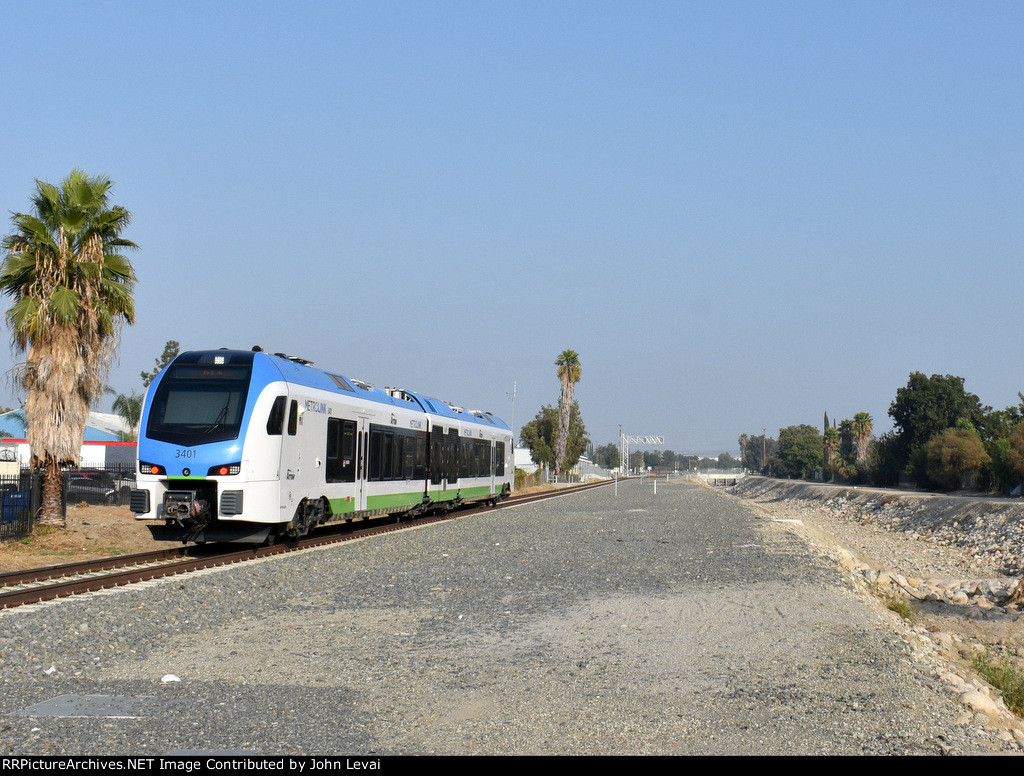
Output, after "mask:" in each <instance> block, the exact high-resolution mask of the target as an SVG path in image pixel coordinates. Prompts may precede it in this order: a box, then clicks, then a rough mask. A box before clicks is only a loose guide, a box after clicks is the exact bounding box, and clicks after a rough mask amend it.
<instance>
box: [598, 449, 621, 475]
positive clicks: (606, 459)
mask: <svg viewBox="0 0 1024 776" xmlns="http://www.w3.org/2000/svg"><path fill="white" fill-rule="evenodd" d="M620 461H621V457H620V453H619V446H618V445H614V444H611V443H609V444H607V445H601V446H600V447H598V448H597V449H596V450H595V451H594V463H596V464H597V465H598V466H600V467H602V468H604V469H618V468H619V463H620Z"/></svg>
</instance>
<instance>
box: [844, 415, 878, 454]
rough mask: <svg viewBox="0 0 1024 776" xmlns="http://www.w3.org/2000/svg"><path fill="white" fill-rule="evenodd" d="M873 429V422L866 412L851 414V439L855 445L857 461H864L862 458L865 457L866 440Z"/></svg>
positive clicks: (869, 438)
mask: <svg viewBox="0 0 1024 776" xmlns="http://www.w3.org/2000/svg"><path fill="white" fill-rule="evenodd" d="M874 429H875V427H874V422H873V421H872V419H871V416H870V415H869V414H868V413H866V412H858V413H857V414H856V415H854V416H853V423H852V424H851V426H850V430H851V431H853V441H854V443H855V444H856V445H857V463H864V459H865V458H867V456H868V442H869V441H870V440H871V432H872V431H874Z"/></svg>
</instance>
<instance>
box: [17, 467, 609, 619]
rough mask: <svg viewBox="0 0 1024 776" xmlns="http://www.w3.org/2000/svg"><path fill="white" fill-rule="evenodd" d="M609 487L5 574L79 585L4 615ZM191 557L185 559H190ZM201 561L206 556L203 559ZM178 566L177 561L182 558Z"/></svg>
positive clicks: (20, 601)
mask: <svg viewBox="0 0 1024 776" xmlns="http://www.w3.org/2000/svg"><path fill="white" fill-rule="evenodd" d="M608 482H609V481H605V480H603V481H600V482H597V483H589V484H586V485H580V486H573V487H568V488H561V489H558V490H553V491H544V492H542V493H532V494H528V495H522V496H513V497H511V498H509V499H508V500H506V501H502V502H500V503H498V504H497V505H494V506H492V505H490V504H485V505H482V506H475V507H469V508H466V509H460V510H453V511H451V512H445V513H442V514H437V515H426V516H423V517H417V518H406V519H401V518H392V519H391V520H389V521H386V522H385V521H381V520H374V521H373V524H372V525H369V526H366V527H363V526H361V525H360V527H358V528H355V527H353V526H352V525H351V524H343V525H341V526H335V527H334V530H330V529H331V526H327V527H325V529H323V530H321V531H318V532H317V533H316V534H315V535H313V536H310V537H306V538H304V539H300V540H296V541H290V542H283V543H278V544H273V545H269V546H266V547H263V546H261V547H249V548H246V549H241V550H232V551H231V552H226V553H218V554H214V555H208V556H205V557H196V556H195V553H196V552H197V551H196V548H194V547H179V548H174V549H170V550H155V551H153V552H143V553H134V554H131V555H119V556H117V557H113V558H103V559H99V560H93V561H79V562H75V563H65V564H61V565H59V566H47V567H44V568H39V569H30V570H27V571H24V572H21V571H14V572H7V573H4V574H0V586H6V587H12V586H13V585H24V584H31V583H33V582H39V581H46V580H51V579H61V578H62V577H69V576H74V577H78V578H74V579H61V581H58V582H52V583H50V584H46V585H35V586H33V587H27V588H24V589H16V590H7V591H4V590H0V610H2V609H8V608H14V607H17V606H25V605H27V604H33V603H40V602H43V601H52V600H55V599H58V598H66V597H68V596H73V595H80V594H83V593H92V592H97V591H99V590H105V589H107V588H113V587H122V586H124V585H129V584H134V583H137V582H147V581H149V580H153V579H160V578H162V577H169V576H176V575H178V574H186V573H189V572H192V571H199V570H201V569H207V568H216V567H218V566H226V565H231V564H235V563H243V562H246V561H250V560H256V559H258V558H267V557H272V556H274V555H281V554H284V553H289V552H297V551H299V550H305V549H311V548H314V547H323V546H326V545H329V544H336V543H338V542H344V541H352V540H354V539H363V538H367V537H370V536H376V535H378V534H382V533H388V532H390V531H404V530H406V529H408V528H414V527H418V526H423V525H428V524H430V523H437V522H443V521H446V520H454V519H459V518H463V517H469V516H471V515H474V514H479V513H481V512H491V511H494V510H495V509H507V508H509V507H516V506H522V505H525V504H531V503H534V502H536V501H543V500H545V499H549V498H556V497H558V496H565V495H570V494H572V493H579V492H581V491H585V490H590V489H592V488H595V487H600V486H602V485H606V484H608ZM190 555H191V557H184V556H190ZM200 555H201V553H200ZM183 557H184V559H182V560H175V558H183ZM112 569H121V570H120V571H114V572H113V573H110V574H103V575H101V576H90V577H87V578H84V579H83V578H81V575H83V574H93V573H96V572H101V571H109V570H112Z"/></svg>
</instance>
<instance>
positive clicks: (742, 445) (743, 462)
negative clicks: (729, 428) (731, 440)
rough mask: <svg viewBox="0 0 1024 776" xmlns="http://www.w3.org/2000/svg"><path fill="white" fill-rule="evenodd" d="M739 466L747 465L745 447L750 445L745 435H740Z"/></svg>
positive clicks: (748, 438)
mask: <svg viewBox="0 0 1024 776" xmlns="http://www.w3.org/2000/svg"><path fill="white" fill-rule="evenodd" d="M739 441H740V466H746V465H747V445H748V444H749V443H750V437H749V436H747V435H746V434H740V440H739Z"/></svg>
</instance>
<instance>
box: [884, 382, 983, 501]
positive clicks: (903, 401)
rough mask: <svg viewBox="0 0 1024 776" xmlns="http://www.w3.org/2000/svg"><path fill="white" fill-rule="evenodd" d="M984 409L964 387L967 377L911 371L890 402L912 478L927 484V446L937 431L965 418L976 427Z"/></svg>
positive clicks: (900, 450)
mask: <svg viewBox="0 0 1024 776" xmlns="http://www.w3.org/2000/svg"><path fill="white" fill-rule="evenodd" d="M983 415H984V412H983V409H982V406H981V401H980V400H979V399H978V397H977V396H975V395H974V394H973V393H968V392H967V391H966V390H965V389H964V378H962V377H955V376H953V375H932V376H931V377H926V376H925V375H924V374H922V373H921V372H911V374H910V377H909V379H908V380H907V384H906V386H905V387H903V388H900V389H899V390H897V391H896V398H895V399H894V400H893V402H892V404H891V405H889V416H890V417H891V418H892V419H893V423H894V428H893V431H894V432H895V433H896V439H897V441H898V449H897V451H896V452H897V454H898V458H899V460H900V462H901V463H902V465H903V466H904V467H905V469H906V473H907V475H908V476H909V477H911V479H913V480H915V481H917V482H919V483H922V484H925V483H926V481H927V478H928V474H927V455H926V454H925V453H924V446H925V444H927V442H928V440H930V439H931V438H932V437H933V436H935V435H936V434H938V433H940V432H942V431H945V430H946V429H947V428H952V427H953V426H955V425H956V422H957V421H958V420H960V419H961V418H965V419H966V420H968V421H969V422H970V423H971V424H972V425H973V426H975V427H978V426H980V425H981V422H982V418H983Z"/></svg>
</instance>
